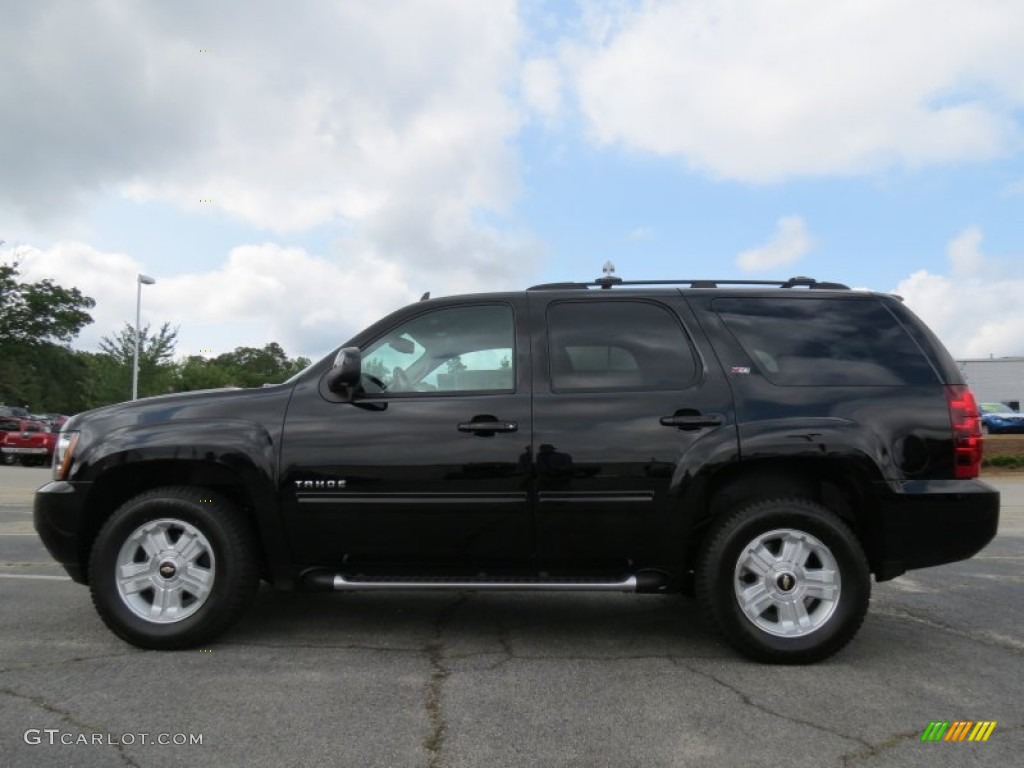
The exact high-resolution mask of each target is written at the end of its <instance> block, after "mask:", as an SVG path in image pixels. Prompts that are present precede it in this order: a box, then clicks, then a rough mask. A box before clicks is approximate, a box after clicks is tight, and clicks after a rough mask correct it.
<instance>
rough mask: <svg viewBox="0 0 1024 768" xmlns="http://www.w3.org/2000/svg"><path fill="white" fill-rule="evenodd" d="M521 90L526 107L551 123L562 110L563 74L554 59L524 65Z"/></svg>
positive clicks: (537, 60) (530, 60)
mask: <svg viewBox="0 0 1024 768" xmlns="http://www.w3.org/2000/svg"><path fill="white" fill-rule="evenodd" d="M521 90H522V94H523V101H524V102H525V103H526V106H527V107H528V108H529V109H531V110H533V111H534V112H536V113H537V114H538V115H540V116H541V118H543V119H544V120H546V121H548V122H551V121H553V120H554V119H555V118H557V117H558V114H559V112H560V111H561V108H562V73H561V70H560V69H559V65H558V63H557V62H556V61H554V60H553V59H529V60H528V61H526V62H525V63H524V64H523V69H522V82H521Z"/></svg>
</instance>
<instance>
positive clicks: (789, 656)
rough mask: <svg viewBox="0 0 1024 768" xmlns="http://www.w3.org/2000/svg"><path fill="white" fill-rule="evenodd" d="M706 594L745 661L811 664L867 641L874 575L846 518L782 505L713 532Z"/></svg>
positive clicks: (702, 570)
mask: <svg viewBox="0 0 1024 768" xmlns="http://www.w3.org/2000/svg"><path fill="white" fill-rule="evenodd" d="M696 586H697V598H698V599H699V600H700V604H701V608H702V610H703V611H704V613H705V615H706V616H707V617H708V618H709V619H710V621H711V623H712V624H713V625H714V626H715V627H716V629H717V630H718V631H719V632H721V633H722V634H723V635H724V636H725V638H726V639H727V640H728V641H729V642H730V643H731V644H732V645H733V646H734V647H735V648H736V649H737V650H739V651H740V652H741V653H743V654H744V655H746V656H748V657H750V658H752V659H754V660H756V661H762V662H768V663H774V664H808V663H811V662H815V661H820V660H821V659H824V658H827V657H829V656H831V655H832V654H834V653H835V652H836V651H838V650H840V649H841V648H842V647H843V646H845V645H846V644H847V643H849V642H850V640H852V639H853V637H854V635H856V634H857V631H858V630H859V629H860V626H861V624H862V623H863V621H864V616H865V614H866V613H867V609H868V602H869V600H870V597H871V572H870V568H869V566H868V562H867V558H866V557H865V556H864V550H863V549H862V548H861V545H860V542H859V541H858V540H857V537H856V535H855V534H854V533H853V531H852V530H851V529H850V528H849V526H847V525H846V523H844V522H843V521H842V520H840V519H839V517H838V516H836V515H835V514H833V513H832V512H831V511H829V510H828V509H827V508H826V507H824V506H822V505H821V504H818V503H816V502H813V501H810V500H807V499H802V498H780V499H770V500H767V501H760V502H756V503H753V504H750V505H748V506H746V507H744V508H742V509H740V510H738V511H737V512H735V513H734V514H733V515H731V516H729V517H727V518H726V519H724V520H723V521H722V523H721V524H719V525H718V527H717V528H715V529H714V530H713V532H712V533H711V534H710V535H709V537H708V539H707V544H706V545H705V547H704V549H703V550H702V552H701V555H700V558H699V560H698V564H697V584H696Z"/></svg>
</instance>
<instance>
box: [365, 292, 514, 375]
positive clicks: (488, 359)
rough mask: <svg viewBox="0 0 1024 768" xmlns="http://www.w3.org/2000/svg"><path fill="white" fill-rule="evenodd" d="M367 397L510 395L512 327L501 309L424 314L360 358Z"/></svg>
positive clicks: (490, 306)
mask: <svg viewBox="0 0 1024 768" xmlns="http://www.w3.org/2000/svg"><path fill="white" fill-rule="evenodd" d="M362 371H363V375H362V379H363V382H362V383H363V389H364V391H365V392H367V393H368V394H376V393H385V394H403V393H409V392H418V393H424V392H438V393H456V392H512V391H514V390H515V326H514V320H513V314H512V308H511V307H509V306H508V305H505V304H485V305H473V306H466V307H450V308H447V309H438V310H434V311H432V312H426V313H424V314H422V315H418V316H416V317H414V318H412V319H411V320H408V321H406V322H405V323H403V324H402V325H400V326H398V327H397V328H395V329H393V330H392V331H390V332H389V333H388V334H387V335H385V336H384V337H382V338H380V339H378V340H377V341H375V342H373V343H372V344H371V345H369V346H368V347H367V348H366V349H365V350H364V352H363V362H362Z"/></svg>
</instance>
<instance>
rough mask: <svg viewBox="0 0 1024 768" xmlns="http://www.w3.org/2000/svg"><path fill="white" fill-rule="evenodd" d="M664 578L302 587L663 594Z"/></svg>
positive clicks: (315, 582)
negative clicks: (661, 589)
mask: <svg viewBox="0 0 1024 768" xmlns="http://www.w3.org/2000/svg"><path fill="white" fill-rule="evenodd" d="M660 576H661V574H656V573H650V572H645V573H641V574H639V578H638V576H637V575H636V574H633V575H630V576H627V577H626V578H624V579H621V580H618V581H600V580H596V579H591V580H578V581H573V580H571V579H559V580H554V581H542V580H540V579H522V580H510V581H498V580H494V581H487V580H484V579H480V580H462V579H430V578H411V579H409V578H376V579H375V578H364V579H353V578H351V577H346V576H343V575H342V574H340V573H325V572H322V571H321V572H313V573H308V574H306V576H305V578H303V579H302V584H303V586H305V587H306V588H307V589H313V590H332V591H335V592H384V591H389V592H392V591H396V590H438V589H444V590H461V591H473V592H654V591H660V588H661V587H662V585H663V579H662V578H659V577H660Z"/></svg>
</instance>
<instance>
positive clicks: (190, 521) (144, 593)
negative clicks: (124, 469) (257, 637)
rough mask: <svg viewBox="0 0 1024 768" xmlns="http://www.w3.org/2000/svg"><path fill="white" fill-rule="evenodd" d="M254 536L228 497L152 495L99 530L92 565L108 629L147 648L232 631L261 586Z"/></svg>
mask: <svg viewBox="0 0 1024 768" xmlns="http://www.w3.org/2000/svg"><path fill="white" fill-rule="evenodd" d="M256 561H257V558H256V548H255V541H254V537H253V536H252V533H251V531H250V530H249V528H248V525H247V524H246V521H245V520H243V519H242V518H241V516H240V515H239V513H238V511H237V510H236V509H235V508H234V507H233V506H232V505H231V504H230V503H229V502H228V501H227V500H226V499H224V498H223V497H221V496H219V495H217V494H214V493H212V492H210V491H205V490H199V489H194V488H161V489H158V490H154V491H148V492H147V493H144V494H142V495H140V496H137V497H135V498H134V499H132V500H130V501H128V502H127V503H125V504H124V505H123V506H121V507H120V508H119V509H118V510H117V511H116V512H115V513H114V514H113V515H112V516H111V517H110V519H109V520H108V521H107V522H106V524H105V525H104V526H103V528H102V529H101V530H100V533H99V535H98V536H97V537H96V541H95V543H94V544H93V550H92V557H91V558H90V563H89V583H90V588H91V591H92V599H93V603H94V604H95V606H96V610H97V611H98V612H99V614H100V617H101V618H102V619H103V621H104V622H105V623H106V625H107V626H108V627H109V628H110V629H111V630H112V631H113V632H114V633H115V634H117V635H118V636H119V637H121V638H123V639H124V640H127V641H128V642H129V643H132V644H133V645H137V646H139V647H141V648H157V649H173V648H190V647H194V646H196V645H200V644H202V643H205V642H208V641H209V640H212V639H213V638H214V637H216V636H217V635H219V634H220V633H221V632H223V631H224V630H226V629H227V628H228V627H229V626H230V625H231V624H232V623H234V622H235V621H236V620H237V619H238V618H239V616H241V614H242V613H243V612H244V610H245V609H246V608H247V607H248V605H249V604H250V602H251V601H252V598H253V596H254V595H255V592H256V587H257V586H258V583H259V574H258V571H257V562H256Z"/></svg>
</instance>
